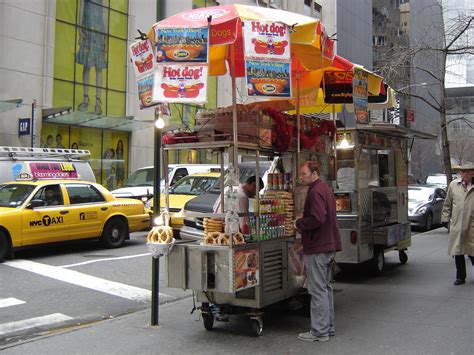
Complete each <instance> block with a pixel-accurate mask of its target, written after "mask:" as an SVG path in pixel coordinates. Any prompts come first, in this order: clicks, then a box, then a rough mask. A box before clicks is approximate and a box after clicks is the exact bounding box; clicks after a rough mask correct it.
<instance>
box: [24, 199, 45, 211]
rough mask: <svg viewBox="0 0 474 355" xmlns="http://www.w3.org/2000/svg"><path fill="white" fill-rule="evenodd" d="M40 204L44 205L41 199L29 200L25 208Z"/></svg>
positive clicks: (40, 205) (39, 205)
mask: <svg viewBox="0 0 474 355" xmlns="http://www.w3.org/2000/svg"><path fill="white" fill-rule="evenodd" d="M42 206H44V201H43V200H31V201H30V203H29V204H28V206H26V208H30V209H33V208H36V207H42Z"/></svg>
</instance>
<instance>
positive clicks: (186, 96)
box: [153, 64, 208, 103]
mask: <svg viewBox="0 0 474 355" xmlns="http://www.w3.org/2000/svg"><path fill="white" fill-rule="evenodd" d="M207 73H208V71H207V65H184V64H169V65H167V64H163V65H159V66H158V67H157V69H156V70H155V79H154V81H155V84H154V89H153V101H158V102H172V103H173V102H179V103H204V102H206V98H207Z"/></svg>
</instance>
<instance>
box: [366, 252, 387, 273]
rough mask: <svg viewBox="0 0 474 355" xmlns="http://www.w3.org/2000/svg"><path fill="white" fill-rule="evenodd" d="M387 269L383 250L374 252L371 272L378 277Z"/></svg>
mask: <svg viewBox="0 0 474 355" xmlns="http://www.w3.org/2000/svg"><path fill="white" fill-rule="evenodd" d="M384 268H385V255H384V253H383V249H375V250H374V258H373V259H372V260H371V261H370V272H371V274H372V275H374V276H377V275H380V274H381V273H382V271H383V270H384Z"/></svg>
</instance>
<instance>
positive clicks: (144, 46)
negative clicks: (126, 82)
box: [130, 40, 154, 78]
mask: <svg viewBox="0 0 474 355" xmlns="http://www.w3.org/2000/svg"><path fill="white" fill-rule="evenodd" d="M130 58H131V60H132V63H133V68H134V69H135V75H136V77H137V78H140V77H143V76H146V75H150V74H152V73H153V62H154V60H153V46H152V44H151V42H150V41H149V40H143V41H138V42H135V43H133V44H132V45H131V46H130Z"/></svg>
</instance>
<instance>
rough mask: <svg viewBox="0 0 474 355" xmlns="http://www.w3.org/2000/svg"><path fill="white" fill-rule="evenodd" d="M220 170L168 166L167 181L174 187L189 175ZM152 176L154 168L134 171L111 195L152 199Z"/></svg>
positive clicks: (214, 167)
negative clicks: (123, 184) (122, 185)
mask: <svg viewBox="0 0 474 355" xmlns="http://www.w3.org/2000/svg"><path fill="white" fill-rule="evenodd" d="M215 169H220V165H217V164H169V165H168V181H169V186H172V185H174V184H175V183H176V182H177V181H178V180H179V179H181V178H182V177H185V176H187V175H189V174H196V173H207V172H211V171H214V170H215ZM153 174H154V167H153V166H147V167H144V168H140V169H138V170H137V171H135V172H134V173H133V174H132V175H130V177H129V178H128V179H127V182H126V183H125V186H124V187H121V188H119V189H115V190H113V191H112V194H113V195H114V196H115V197H131V198H137V199H140V200H142V201H144V202H146V201H147V200H149V199H150V198H151V197H153ZM160 185H161V191H164V189H165V181H164V179H161V183H160Z"/></svg>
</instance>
